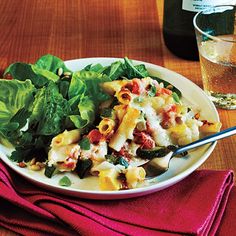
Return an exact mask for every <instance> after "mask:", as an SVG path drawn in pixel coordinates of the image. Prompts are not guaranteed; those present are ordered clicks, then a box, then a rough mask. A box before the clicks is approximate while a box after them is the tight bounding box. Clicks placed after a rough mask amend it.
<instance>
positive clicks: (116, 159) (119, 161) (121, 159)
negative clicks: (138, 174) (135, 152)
mask: <svg viewBox="0 0 236 236" xmlns="http://www.w3.org/2000/svg"><path fill="white" fill-rule="evenodd" d="M105 158H106V160H107V161H108V162H110V163H112V164H114V165H118V164H120V165H122V166H124V167H125V168H127V167H128V166H129V163H128V162H127V161H126V160H125V158H124V157H122V156H115V155H105Z"/></svg>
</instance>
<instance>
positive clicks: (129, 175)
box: [125, 167, 146, 188]
mask: <svg viewBox="0 0 236 236" xmlns="http://www.w3.org/2000/svg"><path fill="white" fill-rule="evenodd" d="M145 176H146V172H145V170H144V169H143V167H129V168H128V169H127V172H126V174H125V177H126V182H127V185H128V187H129V188H136V186H137V184H138V183H139V182H142V181H144V178H145Z"/></svg>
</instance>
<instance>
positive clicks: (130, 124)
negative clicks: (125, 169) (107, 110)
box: [109, 107, 140, 151]
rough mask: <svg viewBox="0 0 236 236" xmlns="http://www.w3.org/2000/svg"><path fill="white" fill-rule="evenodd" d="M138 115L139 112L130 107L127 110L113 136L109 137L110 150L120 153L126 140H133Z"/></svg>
mask: <svg viewBox="0 0 236 236" xmlns="http://www.w3.org/2000/svg"><path fill="white" fill-rule="evenodd" d="M139 115H140V111H139V110H137V109H135V108H132V107H128V108H127V112H126V114H125V115H124V117H123V119H122V122H121V123H120V125H119V127H118V129H117V130H116V132H115V134H114V135H113V136H112V137H111V140H110V142H109V146H110V147H111V148H113V149H115V150H116V151H120V149H121V148H122V147H123V145H124V143H125V142H126V140H127V139H132V138H133V131H134V128H135V126H136V124H137V121H138V118H139Z"/></svg>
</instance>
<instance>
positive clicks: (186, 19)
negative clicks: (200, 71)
mask: <svg viewBox="0 0 236 236" xmlns="http://www.w3.org/2000/svg"><path fill="white" fill-rule="evenodd" d="M182 6H183V5H182V0H165V2H164V19H163V36H164V41H165V44H166V46H167V48H168V49H169V50H170V51H171V52H172V53H174V54H175V55H176V56H178V57H181V58H184V59H187V60H198V50H197V42H196V38H195V32H194V27H193V17H194V15H195V14H196V12H193V11H187V10H183V8H182Z"/></svg>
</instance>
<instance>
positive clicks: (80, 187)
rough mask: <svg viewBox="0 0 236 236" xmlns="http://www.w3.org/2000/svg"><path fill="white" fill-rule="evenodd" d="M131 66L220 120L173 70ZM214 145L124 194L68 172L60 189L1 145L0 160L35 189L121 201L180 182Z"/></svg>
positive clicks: (78, 65)
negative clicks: (168, 85) (12, 158)
mask: <svg viewBox="0 0 236 236" xmlns="http://www.w3.org/2000/svg"><path fill="white" fill-rule="evenodd" d="M117 60H123V59H121V58H84V59H76V60H70V61H66V62H65V63H66V66H67V67H68V68H69V69H71V70H72V71H75V70H80V69H82V68H84V67H85V66H86V65H89V64H96V63H101V64H102V65H104V66H105V65H110V64H111V63H112V62H114V61H117ZM133 63H134V64H140V63H142V64H145V66H146V68H147V69H148V71H149V73H150V74H152V75H154V76H158V77H160V78H162V79H164V80H166V81H168V82H170V83H171V84H173V85H174V86H176V87H177V88H178V89H179V90H180V91H181V92H182V94H183V96H184V99H187V100H189V101H190V102H191V103H192V104H194V105H196V106H197V107H199V109H200V113H201V117H202V118H204V119H208V120H211V121H219V116H218V113H217V110H216V109H215V106H214V105H213V103H212V102H211V101H210V100H209V99H208V97H207V96H206V94H205V93H204V92H203V90H201V89H200V88H199V87H198V86H197V85H195V84H194V83H192V82H191V81H190V80H188V79H186V78H185V77H183V76H181V75H179V74H177V73H175V72H173V71H170V70H168V69H165V68H163V67H160V66H157V65H154V64H150V63H145V62H142V61H133ZM215 145H216V143H214V144H211V145H206V146H204V147H201V148H198V149H197V150H195V151H192V152H191V153H190V155H189V157H188V158H173V159H172V161H171V164H170V168H169V170H168V171H167V172H166V173H165V174H163V175H161V176H159V177H157V178H156V181H154V182H153V183H150V185H147V186H145V187H141V188H136V189H130V190H124V191H99V190H98V189H97V187H96V179H97V178H96V177H89V178H85V179H84V180H80V179H79V177H77V176H76V175H74V174H71V173H67V175H68V176H69V178H70V179H71V180H72V185H71V186H70V187H62V186H60V185H58V181H59V179H60V178H61V177H62V175H55V176H53V177H52V178H51V179H49V178H47V177H46V176H44V174H43V173H42V172H36V171H31V170H29V169H28V168H20V167H18V166H17V165H16V164H15V163H13V162H11V161H10V160H9V159H8V158H7V155H8V154H9V153H10V151H11V150H9V149H7V148H5V147H3V146H0V156H1V159H2V160H3V161H4V162H5V163H6V164H7V165H8V166H9V167H10V168H11V169H13V170H14V171H16V172H17V173H18V174H20V175H21V176H23V177H25V178H26V179H28V180H29V181H31V182H33V183H34V184H37V185H38V186H40V187H43V188H46V189H48V190H51V191H55V192H59V193H62V194H66V195H69V196H75V197H82V198H90V199H122V198H131V197H137V196H142V195H146V194H149V193H153V192H156V191H159V190H162V189H165V188H167V187H169V186H171V185H173V184H175V183H177V182H179V181H180V180H182V179H184V178H185V177H187V176H188V175H189V174H191V173H192V172H193V171H194V170H196V169H197V168H198V167H199V166H200V165H201V164H202V163H203V162H204V161H206V159H207V158H208V157H209V155H210V154H211V152H212V151H213V149H214V147H215Z"/></svg>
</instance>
